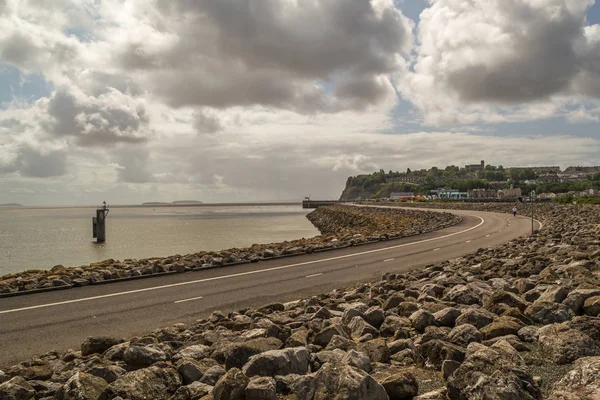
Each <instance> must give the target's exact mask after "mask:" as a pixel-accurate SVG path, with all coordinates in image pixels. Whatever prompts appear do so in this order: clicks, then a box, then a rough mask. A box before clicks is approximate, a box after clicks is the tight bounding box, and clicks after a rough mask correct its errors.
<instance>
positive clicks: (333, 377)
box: [312, 363, 389, 400]
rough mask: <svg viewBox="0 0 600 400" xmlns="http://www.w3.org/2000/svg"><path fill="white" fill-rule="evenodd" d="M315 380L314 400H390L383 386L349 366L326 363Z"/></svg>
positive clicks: (364, 373)
mask: <svg viewBox="0 0 600 400" xmlns="http://www.w3.org/2000/svg"><path fill="white" fill-rule="evenodd" d="M314 380H315V386H314V395H313V397H312V399H314V400H326V399H332V400H333V399H340V400H341V399H346V400H389V397H388V395H387V393H386V391H385V389H384V387H383V386H381V385H380V384H379V383H377V381H375V379H373V378H372V377H371V376H370V375H368V374H367V373H366V372H364V371H361V370H357V369H355V368H353V367H351V366H349V365H344V364H332V363H326V364H325V365H323V367H321V369H319V371H317V373H316V374H315V376H314Z"/></svg>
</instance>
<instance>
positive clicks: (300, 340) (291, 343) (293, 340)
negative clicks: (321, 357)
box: [285, 329, 308, 347]
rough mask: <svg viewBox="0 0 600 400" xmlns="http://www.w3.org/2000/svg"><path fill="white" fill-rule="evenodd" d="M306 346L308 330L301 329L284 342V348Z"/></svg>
mask: <svg viewBox="0 0 600 400" xmlns="http://www.w3.org/2000/svg"><path fill="white" fill-rule="evenodd" d="M307 344H308V330H306V329H302V330H299V331H297V332H294V333H292V335H291V336H290V337H289V338H287V340H286V341H285V347H300V346H306V345H307Z"/></svg>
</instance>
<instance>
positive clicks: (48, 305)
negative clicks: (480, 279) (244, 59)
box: [0, 216, 485, 315]
mask: <svg viewBox="0 0 600 400" xmlns="http://www.w3.org/2000/svg"><path fill="white" fill-rule="evenodd" d="M475 218H479V219H480V220H481V222H480V223H478V224H477V225H475V226H472V227H470V228H468V229H465V230H463V231H459V232H454V233H449V234H447V235H443V236H439V237H435V238H429V239H423V240H419V241H416V242H411V243H404V244H398V245H395V246H389V247H384V248H381V249H373V250H366V251H361V252H358V253H352V254H345V255H343V256H337V257H330V258H323V259H321V260H314V261H305V262H301V263H297V264H289V265H282V266H279V267H272V268H265V269H258V270H255V271H247V272H240V273H237V274H231V275H221V276H215V277H212V278H204V279H197V280H194V281H186V282H179V283H171V284H169V285H162V286H153V287H149V288H144V289H137V290H129V291H126V292H117V293H110V294H103V295H100V296H92V297H84V298H81V299H74V300H66V301H59V302H56V303H48V304H39V305H37V306H30V307H23V308H15V309H12V310H4V311H0V315H2V314H9V313H14V312H18V311H27V310H35V309H37V308H46V307H54V306H61V305H64V304H71V303H80V302H83V301H91V300H98V299H104V298H108V297H116V296H123V295H126V294H133V293H142V292H149V291H151V290H160V289H167V288H171V287H176V286H184V285H193V284H195V283H202V282H211V281H218V280H221V279H228V278H235V277H238V276H246V275H254V274H260V273H264V272H271V271H278V270H281V269H288V268H294V267H299V266H302V265H310V264H318V263H322V262H326V261H331V260H341V259H344V258H350V257H356V256H361V255H364V254H371V253H378V252H380V251H387V250H392V249H398V248H401V247H406V246H414V245H416V244H421V243H427V242H431V241H433V240H440V239H445V238H448V237H452V236H456V235H460V234H463V233H466V232H469V231H472V230H473V229H477V228H479V227H480V226H481V225H483V224H484V223H485V220H484V219H483V218H482V217H477V216H476V217H475Z"/></svg>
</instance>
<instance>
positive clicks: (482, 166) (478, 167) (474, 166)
mask: <svg viewBox="0 0 600 400" xmlns="http://www.w3.org/2000/svg"><path fill="white" fill-rule="evenodd" d="M465 169H468V170H470V171H483V170H484V169H485V161H484V160H481V163H480V164H471V165H465Z"/></svg>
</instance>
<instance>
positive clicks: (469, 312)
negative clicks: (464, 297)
mask: <svg viewBox="0 0 600 400" xmlns="http://www.w3.org/2000/svg"><path fill="white" fill-rule="evenodd" d="M495 317H496V316H495V315H494V314H493V313H491V312H489V311H487V310H484V309H482V308H467V309H466V310H463V312H462V314H461V315H460V316H459V317H458V318H456V326H458V325H462V324H469V325H473V326H474V327H475V328H477V329H481V328H483V327H484V326H486V325H489V324H491V323H492V322H493V321H494V318H495Z"/></svg>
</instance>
